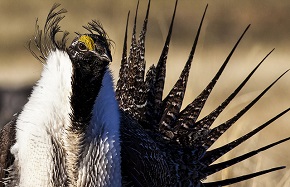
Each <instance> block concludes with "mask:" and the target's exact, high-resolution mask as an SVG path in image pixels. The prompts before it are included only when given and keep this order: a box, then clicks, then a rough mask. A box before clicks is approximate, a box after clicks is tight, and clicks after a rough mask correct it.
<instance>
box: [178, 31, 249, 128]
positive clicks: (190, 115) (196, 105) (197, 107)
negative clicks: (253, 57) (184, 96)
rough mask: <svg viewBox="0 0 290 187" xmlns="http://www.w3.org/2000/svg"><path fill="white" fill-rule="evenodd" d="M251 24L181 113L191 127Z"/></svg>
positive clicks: (181, 118) (182, 118)
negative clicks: (206, 83) (204, 86)
mask: <svg viewBox="0 0 290 187" xmlns="http://www.w3.org/2000/svg"><path fill="white" fill-rule="evenodd" d="M249 27H250V25H248V26H247V28H246V29H245V31H244V32H243V34H242V35H241V36H240V38H239V40H238V41H237V43H236V44H235V46H234V47H233V49H232V51H231V52H230V54H229V55H228V57H227V58H226V60H225V62H224V63H223V65H222V66H221V68H220V69H219V71H218V72H217V74H216V75H215V76H214V78H213V79H212V80H211V82H210V83H209V84H208V85H207V86H206V88H205V89H204V90H203V91H202V92H201V93H200V94H199V96H197V98H196V99H195V100H194V101H193V102H192V103H190V104H189V105H188V106H187V107H186V108H185V109H184V110H183V111H182V112H181V113H180V120H184V121H189V122H190V123H189V124H190V128H192V127H193V126H194V124H195V122H196V119H197V118H198V116H199V114H200V112H201V110H202V109H203V106H204V104H205V102H206V101H207V98H208V96H209V94H210V93H211V91H212V89H213V87H214V86H215V84H216V82H217V81H218V79H219V77H220V76H221V74H222V72H223V71H224V69H225V67H226V65H227V64H228V62H229V60H230V58H231V56H232V55H233V53H234V52H235V50H236V48H237V46H238V45H239V43H240V41H241V40H242V38H243V36H244V35H245V33H246V32H247V30H248V29H249Z"/></svg>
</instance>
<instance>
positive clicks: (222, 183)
mask: <svg viewBox="0 0 290 187" xmlns="http://www.w3.org/2000/svg"><path fill="white" fill-rule="evenodd" d="M284 168H285V166H280V167H276V168H271V169H268V170H263V171H259V172H256V173H251V174H248V175H243V176H240V177H235V178H231V179H225V180H221V181H216V182H208V183H203V186H204V187H218V186H226V185H230V184H235V183H238V182H241V181H246V180H249V179H251V178H254V177H257V176H260V175H264V174H266V173H271V172H273V171H277V170H280V169H284Z"/></svg>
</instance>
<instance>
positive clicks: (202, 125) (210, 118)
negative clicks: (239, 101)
mask: <svg viewBox="0 0 290 187" xmlns="http://www.w3.org/2000/svg"><path fill="white" fill-rule="evenodd" d="M273 51H274V49H273V50H272V51H270V52H269V53H268V54H267V55H266V56H265V57H264V58H263V60H262V61H261V62H260V63H259V64H258V65H257V66H256V67H255V68H254V69H253V70H252V71H251V73H250V74H249V75H248V76H247V77H246V78H245V80H244V81H243V82H242V83H241V84H240V85H239V86H238V88H236V89H235V91H234V92H233V93H232V94H231V95H230V96H229V97H228V98H227V99H226V100H225V101H224V102H222V104H220V105H219V106H218V107H217V108H216V109H215V110H213V111H212V112H211V113H210V114H209V115H207V116H205V117H204V118H202V119H201V120H199V121H198V122H197V123H196V127H195V129H196V130H197V131H199V130H201V129H209V127H210V126H211V125H212V123H213V122H214V121H215V119H216V118H217V117H218V116H219V115H220V113H221V112H222V111H223V110H224V109H225V108H226V107H227V106H228V104H229V103H230V102H231V101H232V100H233V99H234V98H235V96H236V95H237V94H238V93H239V92H240V90H241V89H242V88H243V87H244V86H245V84H246V83H247V82H248V80H249V79H250V78H251V77H252V75H253V74H254V73H255V72H256V70H257V69H258V68H259V67H260V65H261V64H262V63H263V62H264V61H265V60H266V58H267V57H268V56H269V55H270V54H271V53H272V52H273Z"/></svg>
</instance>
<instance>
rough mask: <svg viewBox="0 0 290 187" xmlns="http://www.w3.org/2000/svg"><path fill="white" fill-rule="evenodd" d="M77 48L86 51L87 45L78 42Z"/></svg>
mask: <svg viewBox="0 0 290 187" xmlns="http://www.w3.org/2000/svg"><path fill="white" fill-rule="evenodd" d="M78 49H79V50H80V51H87V50H88V49H87V46H86V45H85V44H84V43H79V44H78Z"/></svg>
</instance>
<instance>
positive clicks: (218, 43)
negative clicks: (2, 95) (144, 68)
mask: <svg viewBox="0 0 290 187" xmlns="http://www.w3.org/2000/svg"><path fill="white" fill-rule="evenodd" d="M124 2H126V4H125V3H124ZM278 2H279V3H278ZM61 3H62V5H63V6H62V7H65V8H66V9H67V10H68V11H69V12H68V14H67V16H66V18H65V20H64V21H63V22H62V28H63V29H65V30H68V31H70V32H71V33H73V31H80V32H82V31H83V30H82V29H81V25H84V24H86V23H87V22H88V21H89V20H91V19H98V20H100V21H101V22H102V23H103V25H104V27H105V29H106V30H107V32H108V34H109V36H110V38H111V39H112V40H114V41H115V44H116V45H115V47H114V49H113V58H114V62H113V63H112V65H111V66H112V69H113V71H114V76H115V77H117V76H118V67H119V65H120V63H119V62H120V57H121V50H122V43H123V32H124V29H125V25H124V24H125V20H126V15H127V11H128V10H131V11H132V12H131V23H132V17H133V15H132V14H133V13H134V10H135V4H136V2H135V1H131V2H130V3H127V1H114V0H101V1H98V2H97V1H88V0H87V1H82V3H81V4H80V3H79V1H61ZM208 3H209V10H208V14H207V16H206V20H205V24H204V27H203V30H202V34H201V38H200V42H199V45H198V48H197V55H196V56H195V59H194V63H193V66H192V70H191V76H190V79H189V87H188V90H187V94H186V103H189V102H190V101H191V100H192V99H193V98H194V97H195V96H196V95H197V94H199V93H200V91H201V90H202V89H203V88H204V87H205V86H206V84H207V83H208V82H209V81H210V79H211V78H212V77H213V75H214V74H215V72H216V71H217V70H218V68H219V66H220V65H221V63H222V62H223V60H224V59H225V58H226V56H227V54H228V53H229V51H230V50H231V47H232V46H233V45H234V43H235V41H236V40H237V38H238V37H239V35H240V34H241V33H242V31H243V29H244V28H245V27H246V26H247V24H248V23H252V28H251V29H250V31H249V32H248V33H247V35H246V37H245V39H244V40H243V41H242V43H241V45H240V47H239V48H238V50H237V52H236V53H235V54H234V56H233V58H232V60H231V63H230V64H229V65H228V68H227V69H226V71H225V72H224V74H223V75H222V77H221V78H220V81H219V83H218V84H217V85H216V88H215V89H214V90H213V93H212V96H211V97H210V98H209V100H208V102H207V105H206V106H205V109H204V111H203V112H202V115H206V114H207V113H208V112H210V111H211V110H213V109H214V108H215V107H216V106H217V105H218V104H219V103H220V102H222V101H223V99H225V98H226V97H227V96H228V95H229V94H230V93H231V92H232V91H233V90H234V89H235V87H237V85H238V84H239V83H240V82H241V81H242V80H243V78H245V77H246V75H247V74H248V73H249V72H250V71H251V69H253V67H254V66H255V65H256V64H257V63H258V62H259V61H260V60H261V59H262V58H263V57H264V56H265V55H266V54H267V53H268V52H269V51H270V50H271V49H272V48H273V47H276V50H275V52H274V53H273V54H272V55H271V56H270V57H269V58H268V59H267V61H266V62H265V63H264V64H263V65H262V67H261V68H260V69H259V70H258V72H257V73H256V74H255V75H254V77H253V78H252V80H251V81H250V83H249V84H248V85H247V86H246V87H245V88H244V89H243V90H242V91H241V93H240V94H239V95H238V96H237V98H236V100H235V101H233V103H231V105H230V106H229V107H228V108H227V109H226V110H225V111H224V112H223V114H222V115H221V116H220V117H219V118H218V119H217V122H216V124H219V123H221V122H224V121H225V120H227V119H229V118H230V117H232V116H233V115H235V114H236V113H237V112H238V111H239V110H241V109H242V108H243V106H245V105H246V104H247V103H249V102H250V101H251V100H252V99H253V98H254V97H255V96H257V95H258V93H260V92H261V91H262V90H263V89H264V88H265V87H266V86H267V85H269V84H270V83H271V82H272V80H274V79H275V78H276V77H278V76H279V74H281V73H282V72H283V71H285V70H286V69H288V68H289V67H290V65H289V60H290V55H289V54H290V53H289V50H290V47H289V45H290V35H289V33H290V24H289V23H290V12H289V11H288V10H289V7H290V3H289V2H288V1H286V0H280V1H270V0H267V1H266V0H265V1H250V0H248V1H228V0H222V1H214V0H209V1H208ZM146 4H147V1H141V5H140V16H139V20H140V22H139V26H140V27H141V20H142V19H143V16H144V12H145V7H146ZM173 5H174V2H173V1H171V2H170V3H168V1H165V0H163V1H158V2H157V1H156V2H155V1H153V2H152V8H151V12H150V21H149V30H148V37H147V38H148V40H147V43H146V48H147V50H146V54H147V55H146V59H147V63H148V67H149V65H151V64H152V63H156V62H157V60H158V57H159V56H158V55H159V54H160V51H161V49H162V45H163V42H164V40H165V37H166V34H167V29H168V26H169V23H170V18H171V14H172V9H173ZM51 6H52V3H51V2H50V1H35V0H34V1H30V3H27V2H24V1H17V2H16V3H12V4H11V1H8V0H3V1H1V2H0V14H1V15H0V24H1V28H0V38H1V40H0V84H1V85H2V86H6V87H8V86H9V87H11V86H12V87H17V86H20V85H24V84H30V83H32V82H34V81H35V80H36V79H38V78H39V73H40V71H41V64H40V63H38V62H37V61H36V60H35V59H34V58H33V57H32V55H30V54H29V52H28V51H27V50H26V49H25V48H24V46H25V44H26V41H27V40H28V39H30V38H31V37H32V35H33V33H34V24H35V20H36V17H39V21H40V23H43V22H44V21H45V17H46V15H47V12H48V10H49V9H50V7H51ZM204 7H205V3H204V2H203V1H199V2H191V1H180V2H179V5H178V11H177V17H176V21H175V23H176V24H175V29H174V33H173V39H172V43H171V49H170V55H169V59H168V72H167V82H166V85H167V86H166V92H168V90H169V89H170V87H171V86H172V85H173V84H174V82H175V81H176V79H177V77H178V75H179V72H180V71H181V69H182V67H183V64H184V63H185V61H186V58H187V56H188V52H189V50H190V47H191V44H192V41H193V38H194V35H195V32H196V28H197V25H198V24H199V20H200V18H201V15H202V12H203V9H204ZM140 27H139V28H140ZM139 30H140V29H139ZM72 38H73V34H72V35H71V39H72ZM289 79H290V75H285V77H284V78H282V79H281V81H279V82H278V83H277V84H276V85H275V86H274V87H273V89H271V90H270V91H269V93H267V94H266V95H265V96H264V97H263V98H262V99H261V101H259V102H258V103H257V104H256V106H254V107H253V108H252V109H251V110H250V111H249V112H248V113H247V114H246V115H245V116H244V117H242V118H241V119H240V120H239V121H238V122H237V123H236V124H235V125H234V126H233V127H232V128H231V129H230V130H229V132H227V133H226V134H225V135H224V136H223V137H222V138H221V140H220V141H219V142H218V143H217V144H216V145H215V146H219V145H222V144H225V143H227V142H229V141H230V140H234V139H235V138H237V137H239V136H241V135H243V134H245V133H246V132H248V131H250V130H251V129H253V128H255V127H257V126H258V125H260V124H262V123H264V122H266V121H267V120H268V119H270V118H271V117H273V116H275V115H276V114H277V113H279V112H281V111H282V110H284V109H286V108H288V107H289V106H290V100H289V99H288V98H289V95H290V89H289V86H290V84H289V81H288V80H289ZM289 119H290V114H286V115H285V116H283V117H282V118H281V119H279V120H277V121H276V122H274V123H273V124H272V125H271V126H270V127H268V128H267V129H265V130H264V131H263V132H261V133H260V134H259V135H258V136H256V137H254V138H252V139H251V140H249V141H247V142H246V143H245V144H244V145H242V146H239V147H238V148H236V149H235V150H234V151H233V152H232V153H230V154H227V155H226V156H224V157H223V158H222V159H221V160H219V161H223V160H226V159H228V158H232V157H235V156H237V155H240V154H242V153H245V152H247V151H249V150H253V149H257V148H259V147H261V146H263V145H266V144H268V143H270V142H273V141H276V140H279V139H282V138H284V137H287V136H289V135H290V128H289ZM289 144H290V143H289V142H287V143H284V144H283V145H279V146H278V147H275V148H273V149H271V150H268V151H266V152H264V153H261V154H259V155H258V156H256V157H254V158H252V159H250V160H248V161H245V162H243V163H241V164H238V165H235V166H234V167H231V168H230V169H229V170H225V171H223V172H220V173H219V174H216V175H214V176H212V177H210V178H209V179H208V180H215V179H226V178H228V177H233V176H239V175H241V174H246V173H250V172H253V171H258V170H261V169H267V168H270V167H274V166H279V165H286V166H288V167H289V168H290V160H289V158H290V152H289V151H288V147H289ZM289 176H290V170H289V169H288V168H287V169H285V170H282V171H279V172H275V173H272V174H268V175H265V176H262V177H259V178H257V179H254V180H251V181H248V182H243V183H240V184H237V185H233V186H269V187H270V186H271V187H272V186H278V187H282V186H285V187H286V186H289V185H290V179H289Z"/></svg>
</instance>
